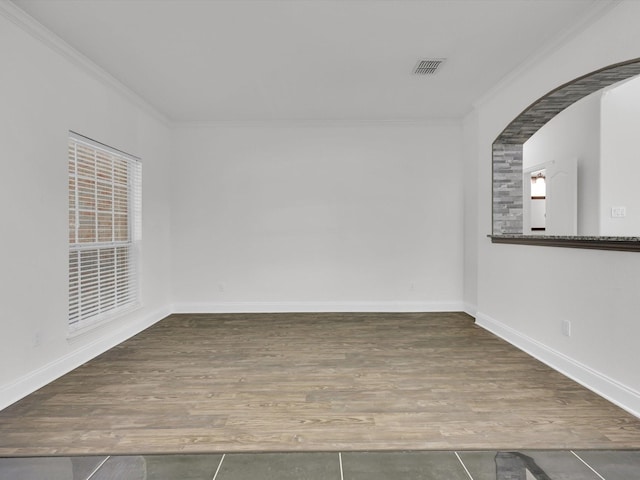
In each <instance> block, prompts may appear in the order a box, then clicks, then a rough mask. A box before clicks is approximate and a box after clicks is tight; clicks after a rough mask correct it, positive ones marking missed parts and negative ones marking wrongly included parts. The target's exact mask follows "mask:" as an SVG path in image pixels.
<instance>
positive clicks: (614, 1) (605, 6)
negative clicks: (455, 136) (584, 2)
mask: <svg viewBox="0 0 640 480" xmlns="http://www.w3.org/2000/svg"><path fill="white" fill-rule="evenodd" d="M622 1H623V0H606V1H605V0H601V1H597V2H595V3H594V5H593V6H592V7H591V8H590V9H589V10H588V11H587V12H586V13H585V14H584V15H582V16H581V17H579V18H578V20H577V21H576V22H575V23H574V24H573V25H572V26H571V27H569V28H568V29H567V30H566V31H565V32H563V33H562V34H560V35H557V36H555V37H553V38H552V39H551V40H549V41H548V42H546V43H545V44H544V45H543V46H542V47H540V48H539V49H538V50H537V51H536V52H535V53H534V54H532V55H530V56H529V57H527V59H526V60H525V61H523V62H522V63H520V64H519V65H517V66H516V67H515V68H514V69H512V70H511V71H509V72H508V73H507V74H506V75H505V76H503V77H502V78H501V79H500V80H499V81H498V82H497V83H496V84H495V85H494V86H493V87H492V88H491V89H490V90H488V91H487V92H486V93H484V95H482V96H481V97H480V98H478V99H477V100H476V101H475V102H473V104H472V106H473V109H474V110H478V109H480V108H481V107H482V106H483V105H485V104H486V103H487V102H489V101H490V100H492V99H493V98H494V97H495V96H496V95H497V94H498V93H500V92H501V91H502V90H504V88H505V87H506V86H507V85H509V84H511V83H513V82H514V81H515V80H517V79H518V78H520V77H522V76H523V75H524V74H525V73H526V72H527V71H528V70H529V69H530V68H531V67H533V66H534V65H535V64H537V63H538V62H540V61H541V60H542V59H543V58H544V57H546V56H547V55H549V54H550V53H552V52H554V51H556V50H558V49H559V48H560V47H561V46H562V45H564V44H566V43H567V42H569V41H570V40H572V39H573V38H575V37H577V36H578V35H579V34H580V33H582V32H583V31H584V30H586V29H587V28H588V27H589V26H591V25H592V24H593V23H595V22H596V21H597V20H599V19H600V18H602V17H603V16H604V15H605V14H606V13H608V12H610V11H611V10H613V9H614V8H615V7H617V6H618V5H619V4H620V3H622Z"/></svg>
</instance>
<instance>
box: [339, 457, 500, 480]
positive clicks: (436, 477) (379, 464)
mask: <svg viewBox="0 0 640 480" xmlns="http://www.w3.org/2000/svg"><path fill="white" fill-rule="evenodd" d="M342 470H343V472H344V480H388V479H392V478H398V479H402V480H418V479H419V480H443V479H446V480H469V477H468V476H467V474H466V472H465V471H464V468H463V467H462V465H461V464H460V461H459V460H458V459H457V458H456V456H455V454H454V453H453V452H366V453H365V452H358V453H356V452H349V453H343V454H342ZM492 480H495V479H492Z"/></svg>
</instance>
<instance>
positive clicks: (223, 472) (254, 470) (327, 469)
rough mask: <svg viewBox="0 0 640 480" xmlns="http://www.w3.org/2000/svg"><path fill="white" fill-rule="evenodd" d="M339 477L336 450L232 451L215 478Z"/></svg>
mask: <svg viewBox="0 0 640 480" xmlns="http://www.w3.org/2000/svg"><path fill="white" fill-rule="evenodd" d="M247 479H251V480H340V463H339V460H338V454H337V453H257V454H250V453H232V454H227V455H226V456H225V457H224V461H223V462H222V467H221V468H220V471H219V472H218V476H217V477H216V480H247Z"/></svg>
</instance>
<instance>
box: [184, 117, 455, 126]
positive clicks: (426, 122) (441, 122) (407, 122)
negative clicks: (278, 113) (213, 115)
mask: <svg viewBox="0 0 640 480" xmlns="http://www.w3.org/2000/svg"><path fill="white" fill-rule="evenodd" d="M171 126H172V127H174V128H235V127H240V128H250V127H255V128H263V127H273V128H327V127H345V128H347V127H380V126H385V127H434V126H446V127H450V126H454V127H462V118H453V117H451V118H449V117H442V118H417V119H414V118H406V119H403V118H400V119H376V120H364V119H346V120H345V119H300V120H294V119H279V120H277V119H274V120H266V119H265V120H218V121H194V122H191V121H186V122H171Z"/></svg>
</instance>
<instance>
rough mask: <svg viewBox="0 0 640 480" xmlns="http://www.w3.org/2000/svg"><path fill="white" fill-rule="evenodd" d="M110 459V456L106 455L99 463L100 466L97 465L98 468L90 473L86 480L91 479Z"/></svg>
mask: <svg viewBox="0 0 640 480" xmlns="http://www.w3.org/2000/svg"><path fill="white" fill-rule="evenodd" d="M110 458H111V455H107V457H106V458H105V459H104V460H102V462H100V464H99V465H98V466H97V467H96V468H95V469H94V470H93V472H91V473H90V474H89V476H88V477H87V480H91V477H93V476H94V475H95V474H96V472H97V471H98V470H100V468H102V466H103V465H104V464H105V463H106V462H107V460H109V459H110Z"/></svg>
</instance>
